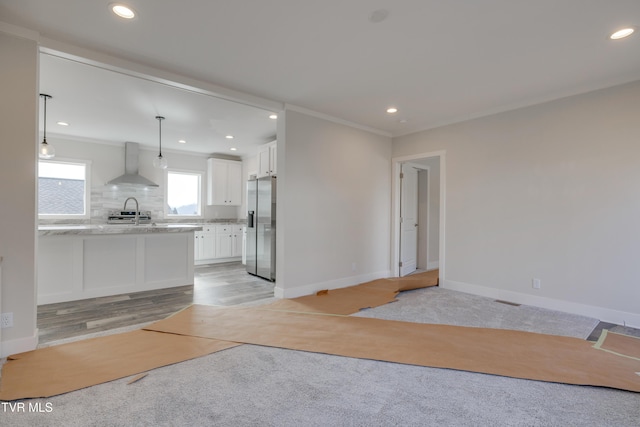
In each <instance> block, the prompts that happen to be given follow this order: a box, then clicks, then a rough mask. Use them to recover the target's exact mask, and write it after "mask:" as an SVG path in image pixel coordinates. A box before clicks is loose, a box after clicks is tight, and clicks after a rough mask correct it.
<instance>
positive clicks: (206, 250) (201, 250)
mask: <svg viewBox="0 0 640 427" xmlns="http://www.w3.org/2000/svg"><path fill="white" fill-rule="evenodd" d="M193 241H194V245H195V246H194V260H195V261H202V260H207V259H213V258H215V257H216V240H215V229H214V228H213V227H202V231H196V232H195V233H194V236H193Z"/></svg>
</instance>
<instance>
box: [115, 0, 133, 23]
mask: <svg viewBox="0 0 640 427" xmlns="http://www.w3.org/2000/svg"><path fill="white" fill-rule="evenodd" d="M109 7H110V8H111V11H112V12H113V13H115V14H116V15H118V16H119V17H120V18H124V19H133V18H135V17H136V13H135V12H134V10H133V9H131V8H130V7H129V6H125V5H123V4H120V3H112V4H110V5H109Z"/></svg>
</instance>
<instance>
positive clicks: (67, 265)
mask: <svg viewBox="0 0 640 427" xmlns="http://www.w3.org/2000/svg"><path fill="white" fill-rule="evenodd" d="M198 233H199V232H198ZM193 248H195V246H194V232H193V231H191V232H153V233H152V232H149V233H147V232H141V233H140V234H133V233H124V234H116V233H105V234H90V235H83V234H68V235H46V236H40V237H39V238H38V261H39V262H38V276H37V277H38V304H52V303H58V302H64V301H75V300H81V299H87V298H97V297H104V296H109V295H118V294H128V293H132V292H140V291H148V290H152V289H162V288H168V287H173V286H184V285H188V284H192V283H193V274H194V270H193V264H194V251H193Z"/></svg>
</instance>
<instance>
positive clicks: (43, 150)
mask: <svg viewBox="0 0 640 427" xmlns="http://www.w3.org/2000/svg"><path fill="white" fill-rule="evenodd" d="M40 96H41V97H42V98H44V133H43V138H42V142H41V143H40V149H39V150H38V157H40V158H41V159H51V158H53V157H55V155H56V149H55V148H53V146H52V145H51V144H49V143H48V142H47V99H51V98H52V96H51V95H46V94H44V93H41V94H40Z"/></svg>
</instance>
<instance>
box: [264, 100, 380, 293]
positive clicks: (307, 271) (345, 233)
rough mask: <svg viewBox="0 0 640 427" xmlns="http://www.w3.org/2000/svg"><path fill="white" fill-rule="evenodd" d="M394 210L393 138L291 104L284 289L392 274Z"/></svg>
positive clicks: (282, 149)
mask: <svg viewBox="0 0 640 427" xmlns="http://www.w3.org/2000/svg"><path fill="white" fill-rule="evenodd" d="M280 117H281V118H282V117H283V115H280ZM279 122H280V120H279ZM281 156H284V157H281ZM285 157H286V161H281V160H283V158H285ZM390 212H391V138H390V137H385V136H381V135H376V134H373V133H370V132H367V131H364V130H360V129H356V128H353V127H350V126H347V125H344V124H339V123H335V122H332V121H328V120H325V119H322V118H318V117H315V116H311V115H308V114H305V113H302V112H299V111H296V110H290V109H289V110H286V111H285V113H284V120H283V125H282V126H281V125H280V123H279V128H278V220H277V221H278V232H277V233H278V241H277V242H278V248H277V251H278V252H277V253H278V265H277V271H276V273H277V277H276V295H277V296H281V297H296V296H300V295H306V294H310V293H313V292H315V291H318V290H321V289H335V288H339V287H344V286H350V285H353V284H356V283H360V282H363V281H367V280H372V279H373V278H379V277H387V276H388V275H389V274H390V271H389V251H390Z"/></svg>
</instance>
